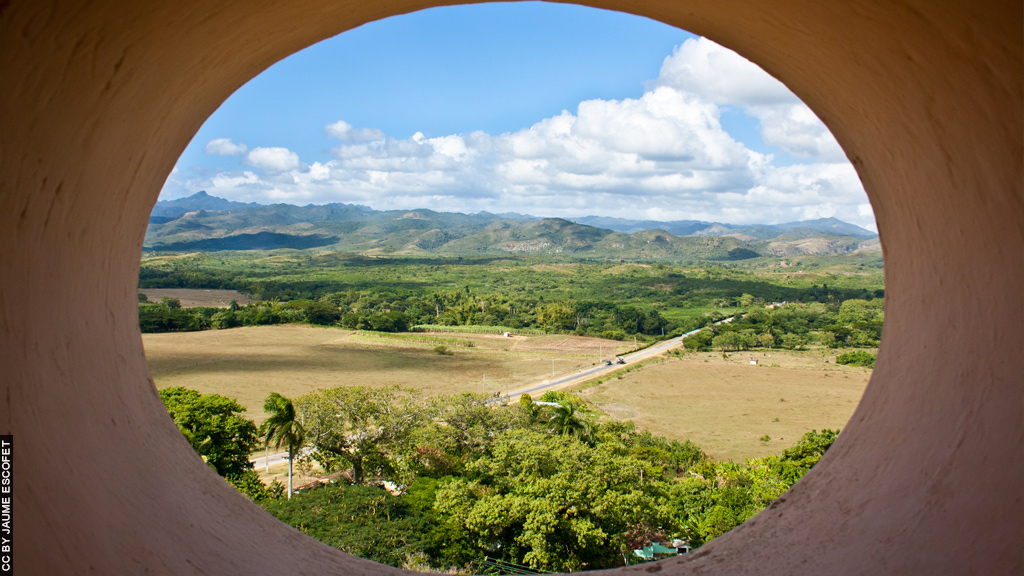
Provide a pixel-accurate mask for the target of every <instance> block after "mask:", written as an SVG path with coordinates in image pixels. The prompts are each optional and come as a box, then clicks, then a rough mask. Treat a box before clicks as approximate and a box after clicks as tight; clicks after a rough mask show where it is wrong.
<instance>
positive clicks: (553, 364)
mask: <svg viewBox="0 0 1024 576" xmlns="http://www.w3.org/2000/svg"><path fill="white" fill-rule="evenodd" d="M551 377H552V378H554V377H555V359H554V358H552V359H551Z"/></svg>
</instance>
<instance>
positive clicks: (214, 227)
mask: <svg viewBox="0 0 1024 576" xmlns="http://www.w3.org/2000/svg"><path fill="white" fill-rule="evenodd" d="M580 220H581V221H589V222H594V223H602V224H608V226H609V227H599V226H593V225H588V224H586V223H576V222H571V221H569V220H565V219H561V218H535V217H531V216H522V215H497V214H488V213H483V212H482V213H479V214H460V213H449V212H435V211H433V210H427V209H416V210H387V211H377V210H371V209H369V208H366V207H362V206H353V205H347V204H328V205H322V206H317V205H308V206H294V205H290V204H273V205H269V206H263V205H256V204H243V203H238V202H230V201H227V200H224V199H221V198H216V197H213V196H209V195H207V194H205V193H202V192H200V193H197V194H195V195H193V196H190V197H188V198H182V199H179V200H174V201H170V202H159V203H158V204H157V206H156V207H155V208H154V210H153V216H152V217H151V219H150V225H149V229H148V231H147V234H146V242H145V247H146V250H147V251H153V252H213V251H221V250H273V249H279V248H283V249H295V250H308V249H320V250H332V251H346V252H354V253H359V254H366V255H398V256H403V255H407V256H420V257H422V256H429V255H438V256H462V255H466V256H483V255H491V256H493V255H502V254H506V255H514V254H521V255H551V256H570V257H576V258H593V259H602V260H641V261H697V260H719V261H737V260H747V259H753V258H758V257H762V256H764V257H789V256H797V255H841V254H849V253H852V252H855V251H860V252H864V251H868V252H871V251H877V250H879V247H878V241H877V239H876V238H874V237H873V236H872V233H871V232H869V231H867V230H864V229H862V228H858V227H856V226H853V225H851V224H847V223H845V222H841V221H839V220H835V219H822V220H814V221H807V222H802V223H788V224H780V225H770V226H769V225H764V226H733V225H729V224H721V223H709V222H699V221H689V220H688V221H677V222H655V221H632V220H625V219H618V218H598V217H588V218H585V219H580ZM613 228H614V229H613ZM669 230H672V231H675V232H676V233H673V232H670V231H669ZM681 232H686V234H685V235H684V234H680V233H681Z"/></svg>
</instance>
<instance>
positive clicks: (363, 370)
mask: <svg viewBox="0 0 1024 576" xmlns="http://www.w3.org/2000/svg"><path fill="white" fill-rule="evenodd" d="M352 334H353V333H352V332H351V331H348V330H341V329H337V328H315V327H311V326H298V325H284V326H260V327H251V328H234V329H231V330H208V331H204V332H187V333H168V334H145V335H143V342H144V344H145V347H146V358H147V360H148V362H149V369H150V373H151V374H152V376H153V380H154V382H155V383H156V386H157V388H166V387H168V386H185V387H186V388H191V389H194V390H199V391H200V392H203V393H216V394H222V395H224V396H229V397H231V398H236V399H238V401H239V403H240V404H241V405H242V406H245V407H246V409H247V410H248V412H247V414H246V416H247V417H249V418H252V419H253V420H255V421H256V422H257V423H259V422H262V421H263V419H264V415H263V400H264V399H265V398H266V397H267V395H268V394H270V393H271V392H278V393H280V394H283V395H285V396H287V397H296V396H301V395H303V394H306V393H308V392H310V391H312V390H315V389H318V388H330V387H334V386H342V385H367V386H392V385H398V386H401V387H404V388H416V389H418V390H420V391H422V393H423V394H425V395H428V396H432V395H437V394H450V393H458V392H481V391H482V390H483V379H484V375H485V374H486V377H487V390H488V392H498V391H502V392H505V391H509V390H514V389H516V388H520V387H523V386H525V385H527V384H532V383H534V382H537V381H540V380H542V379H544V378H549V377H550V376H551V369H552V362H553V363H554V367H555V371H556V372H557V373H559V374H562V373H565V372H569V371H574V370H576V369H577V368H578V367H580V366H584V365H588V366H589V365H590V364H592V363H596V362H597V357H598V351H599V350H603V351H604V352H605V353H606V354H609V353H616V352H621V351H624V350H625V349H628V347H627V346H625V345H624V343H623V342H615V341H609V340H599V339H596V338H577V337H570V336H540V337H525V336H516V337H513V338H504V337H501V336H485V335H474V336H469V337H467V339H468V340H472V341H473V343H474V344H475V346H474V347H473V348H458V349H456V350H454V352H455V353H454V354H453V355H451V356H442V355H439V354H437V353H435V352H434V351H433V350H432V349H431V348H430V347H425V346H422V345H420V344H414V343H404V342H399V341H394V340H383V339H358V338H352V337H351V335H352ZM614 346H617V347H618V348H614ZM609 350H610V351H611V352H609Z"/></svg>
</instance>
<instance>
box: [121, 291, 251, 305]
mask: <svg viewBox="0 0 1024 576" xmlns="http://www.w3.org/2000/svg"><path fill="white" fill-rule="evenodd" d="M139 292H141V293H142V294H145V295H146V298H149V301H150V302H159V301H160V299H161V298H163V297H164V296H167V297H168V298H177V299H178V300H180V301H181V305H182V306H184V307H185V308H193V307H196V306H207V307H210V308H227V307H228V306H230V305H231V301H232V300H235V301H237V302H238V303H239V304H240V305H242V306H244V305H246V304H250V303H251V302H252V300H250V299H249V297H248V296H246V295H244V294H242V293H241V292H237V291H235V290H197V289H193V288H139Z"/></svg>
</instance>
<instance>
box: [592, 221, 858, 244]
mask: <svg viewBox="0 0 1024 576" xmlns="http://www.w3.org/2000/svg"><path fill="white" fill-rule="evenodd" d="M572 220H573V221H574V222H576V223H578V224H586V225H588V226H599V227H601V228H608V229H610V230H615V231H616V232H625V233H627V234H632V233H633V232H639V231H641V230H653V229H661V230H665V231H666V232H670V233H672V234H675V235H676V236H691V235H701V236H728V235H735V234H738V235H745V236H751V237H754V238H761V239H768V238H774V237H776V236H778V235H779V234H781V233H782V232H787V231H789V230H793V229H795V228H806V229H808V230H811V231H813V232H816V233H818V232H828V233H831V234H839V235H841V236H854V237H857V238H865V239H868V238H875V237H877V236H878V234H875V233H874V232H872V231H870V230H866V229H864V228H861V227H860V226H856V225H854V224H850V223H848V222H843V221H842V220H839V219H838V218H819V219H817V220H803V221H801V222H786V223H785V224H755V225H741V224H722V223H721V222H703V221H701V220H674V221H668V222H661V221H657V220H627V219H625V218H611V217H607V216H584V217H582V218H574V219H572Z"/></svg>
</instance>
